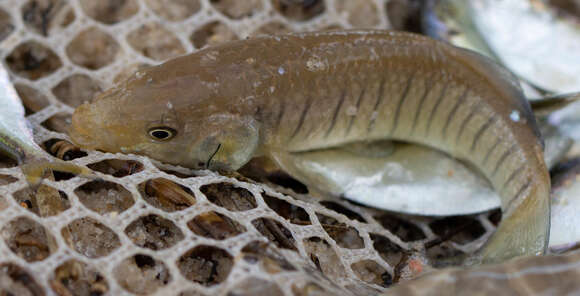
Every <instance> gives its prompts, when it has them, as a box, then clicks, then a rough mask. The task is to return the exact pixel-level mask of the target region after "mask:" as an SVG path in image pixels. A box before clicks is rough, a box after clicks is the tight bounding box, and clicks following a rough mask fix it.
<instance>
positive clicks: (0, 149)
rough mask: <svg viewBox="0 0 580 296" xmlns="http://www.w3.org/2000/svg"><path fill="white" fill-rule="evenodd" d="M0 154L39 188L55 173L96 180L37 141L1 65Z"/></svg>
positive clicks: (90, 173)
mask: <svg viewBox="0 0 580 296" xmlns="http://www.w3.org/2000/svg"><path fill="white" fill-rule="evenodd" d="M0 110H2V113H1V114H0V153H2V154H5V155H6V156H8V157H9V158H11V159H13V160H15V161H16V162H17V163H18V166H19V167H20V169H21V171H22V173H23V174H24V176H25V178H26V181H27V182H28V183H29V184H30V185H32V186H33V187H37V186H38V185H40V183H41V181H42V180H43V179H44V177H45V175H46V174H47V173H48V172H50V171H52V170H54V171H61V172H68V173H72V174H76V175H82V176H87V177H94V174H93V172H92V171H91V170H90V169H89V168H86V167H83V166H78V165H75V164H72V163H67V162H65V161H62V160H59V159H57V158H54V157H52V156H50V155H49V154H48V153H46V152H45V151H44V150H43V149H42V148H41V147H40V146H39V145H38V144H37V143H36V142H35V141H34V137H33V134H32V129H31V127H30V125H29V122H28V121H27V120H26V118H25V112H24V106H22V102H21V100H20V98H19V97H18V94H17V92H16V90H15V89H14V86H13V85H12V83H11V82H10V78H9V75H8V72H7V71H6V69H5V68H4V66H3V65H1V64H0Z"/></svg>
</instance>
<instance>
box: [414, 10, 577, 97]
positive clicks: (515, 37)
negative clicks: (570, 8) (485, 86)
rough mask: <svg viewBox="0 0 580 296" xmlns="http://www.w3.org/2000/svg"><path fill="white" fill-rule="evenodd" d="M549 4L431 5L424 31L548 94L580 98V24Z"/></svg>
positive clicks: (426, 12)
mask: <svg viewBox="0 0 580 296" xmlns="http://www.w3.org/2000/svg"><path fill="white" fill-rule="evenodd" d="M549 2H550V1H538V0H504V1H495V0H472V1H462V0H437V1H435V0H430V1H428V2H427V5H426V7H425V9H424V10H423V16H422V19H423V20H422V23H423V29H424V31H425V33H426V34H428V35H430V36H432V37H434V38H437V39H442V40H447V41H449V42H451V43H452V44H455V45H457V46H461V47H466V48H469V49H472V50H476V51H478V52H479V53H482V54H484V55H487V56H489V57H491V58H494V59H496V60H497V61H499V62H500V63H502V64H504V65H505V66H506V67H507V68H508V69H510V70H511V71H512V72H514V73H515V74H516V75H518V76H519V77H520V78H521V79H522V80H523V81H525V82H527V83H529V84H531V85H532V86H533V87H535V88H539V89H540V90H542V91H543V92H548V93H553V94H561V93H570V92H577V91H580V71H579V70H578V66H577V65H578V64H580V20H579V19H578V17H577V16H574V15H571V14H570V13H566V11H563V10H559V9H557V8H556V7H554V5H552V4H557V2H558V1H552V2H553V3H549ZM526 90H529V89H526ZM529 91H530V92H529V93H530V94H532V93H533V89H532V90H529ZM536 94H537V93H536Z"/></svg>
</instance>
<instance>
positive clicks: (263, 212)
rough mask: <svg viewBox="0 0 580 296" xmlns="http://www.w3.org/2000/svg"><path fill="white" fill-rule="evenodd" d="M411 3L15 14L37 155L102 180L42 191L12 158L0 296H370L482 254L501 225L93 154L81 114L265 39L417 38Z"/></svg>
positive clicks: (22, 86)
mask: <svg viewBox="0 0 580 296" xmlns="http://www.w3.org/2000/svg"><path fill="white" fill-rule="evenodd" d="M416 10H417V6H416V5H415V4H414V2H409V1H402V0H389V1H383V0H375V1H371V0H367V1H363V0H361V1H350V0H348V1H346V0H344V1H339V0H333V1H331V0H327V1H317V0H308V1H298V0H251V1H234V0H187V1H186V0H173V1H162V0H143V1H136V0H134V1H130V0H103V1H93V0H71V1H63V0H36V1H23V0H2V1H0V59H1V61H2V63H3V64H4V65H5V66H6V68H7V69H8V70H9V72H10V74H11V78H12V80H13V82H14V84H15V86H16V89H17V91H18V93H19V95H20V96H21V98H22V100H23V103H24V105H25V107H26V111H27V115H28V119H29V120H30V122H31V123H32V126H33V128H34V134H35V139H36V141H37V142H38V143H39V144H41V145H42V146H43V147H44V148H45V149H46V151H47V153H50V154H52V155H54V156H57V157H59V158H62V159H65V160H67V161H72V162H74V163H76V164H80V165H84V166H87V167H89V168H91V169H92V170H94V171H96V172H98V173H99V177H101V180H88V179H83V178H79V177H74V176H72V175H67V174H55V176H54V177H55V178H54V180H46V181H45V182H44V185H42V186H41V187H40V188H39V189H38V190H37V191H33V190H31V189H30V188H28V185H27V183H26V181H25V180H24V177H23V176H22V174H21V172H20V169H19V168H18V167H16V166H15V163H14V162H12V161H10V160H8V159H4V158H0V289H3V290H1V291H4V292H8V293H12V294H13V295H104V294H107V295H131V294H163V295H226V294H227V295H265V294H268V295H326V294H328V295H334V294H340V295H348V294H356V295H365V294H372V293H376V292H379V291H384V290H386V289H388V287H389V286H391V285H392V284H394V283H397V282H401V281H406V280H409V279H412V278H413V277H415V276H417V275H418V274H420V273H421V272H422V271H425V270H427V269H429V268H431V267H430V264H432V262H435V261H436V260H437V259H441V258H446V257H450V256H454V255H457V254H460V253H469V252H472V251H473V250H475V249H477V248H478V247H479V246H480V245H481V244H482V243H483V242H484V241H485V239H486V238H487V237H488V236H489V235H490V234H491V233H492V231H493V230H494V227H495V226H494V225H495V224H497V222H498V220H499V216H500V215H499V213H497V212H493V213H484V214H480V215H472V216H464V217H445V218H428V217H413V216H406V215H400V214H395V213H390V212H384V211H378V210H374V209H370V208H365V207H362V206H360V205H354V204H352V203H349V202H347V201H345V200H341V199H331V198H319V197H315V196H312V195H310V194H309V193H308V188H306V187H305V186H303V185H302V184H300V183H298V182H297V181H294V180H292V179H291V178H289V177H288V176H286V175H284V174H283V173H281V172H276V171H274V172H268V173H267V174H265V175H262V176H261V177H259V178H258V179H257V180H252V179H248V178H246V177H242V176H240V175H231V176H222V175H219V174H216V173H213V172H208V171H200V172H191V171H189V170H186V169H183V168H179V167H171V166H165V165H162V164H159V163H153V162H152V161H150V160H149V159H147V158H144V157H139V156H132V155H121V154H108V153H100V152H94V151H80V150H78V149H75V148H74V147H72V146H71V145H69V144H67V143H66V142H63V141H62V140H65V141H66V140H67V139H68V138H67V136H66V135H65V134H64V132H65V131H66V128H67V126H68V124H69V121H70V116H71V113H72V111H73V110H74V108H75V107H76V106H78V105H80V104H81V103H82V102H84V101H86V100H90V98H92V96H93V95H94V94H95V93H98V92H100V91H102V90H104V89H106V88H108V87H110V86H112V85H113V84H114V83H115V82H117V81H119V80H121V79H123V78H124V77H127V76H128V75H130V74H131V73H133V72H134V71H135V70H138V69H139V68H140V67H144V66H147V65H154V64H158V63H160V62H162V61H164V60H166V59H169V58H171V57H174V56H177V55H182V54H185V53H188V52H193V51H195V50H196V49H199V48H202V47H204V46H207V45H213V44H218V43H220V42H225V41H228V40H234V39H241V38H246V37H248V36H250V37H251V36H255V35H258V34H272V33H279V32H290V31H305V30H322V29H337V28H355V27H366V28H368V27H374V28H392V27H393V26H394V27H395V28H398V29H401V28H407V29H411V30H413V29H414V28H416V25H417V24H416V20H415V19H413V18H412V17H411V15H413V14H414V13H416Z"/></svg>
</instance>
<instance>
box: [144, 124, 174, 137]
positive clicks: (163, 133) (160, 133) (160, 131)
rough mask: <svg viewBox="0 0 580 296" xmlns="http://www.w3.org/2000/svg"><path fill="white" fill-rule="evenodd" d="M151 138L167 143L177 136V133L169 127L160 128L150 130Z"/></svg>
mask: <svg viewBox="0 0 580 296" xmlns="http://www.w3.org/2000/svg"><path fill="white" fill-rule="evenodd" d="M148 134H149V137H151V138H152V139H153V140H157V141H167V140H169V139H171V138H173V137H175V134H177V131H175V130H174V129H172V128H170V127H167V126H158V127H153V128H150V129H149V132H148Z"/></svg>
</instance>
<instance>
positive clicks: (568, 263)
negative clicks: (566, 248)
mask: <svg viewBox="0 0 580 296" xmlns="http://www.w3.org/2000/svg"><path fill="white" fill-rule="evenodd" d="M579 276H580V252H579V251H573V252H570V253H567V254H563V255H549V256H539V257H523V258H518V259H514V260H510V261H508V262H505V263H502V264H494V265H488V266H478V267H472V268H469V269H465V268H446V269H443V270H440V271H433V272H430V273H426V274H424V275H422V276H420V277H419V278H417V279H414V280H410V281H406V282H402V283H399V284H396V285H394V286H393V287H390V288H389V289H388V290H386V291H385V292H384V293H383V294H381V295H393V296H396V295H405V296H412V295H493V294H497V295H578V294H579V293H580V289H579V288H578V277H579Z"/></svg>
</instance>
